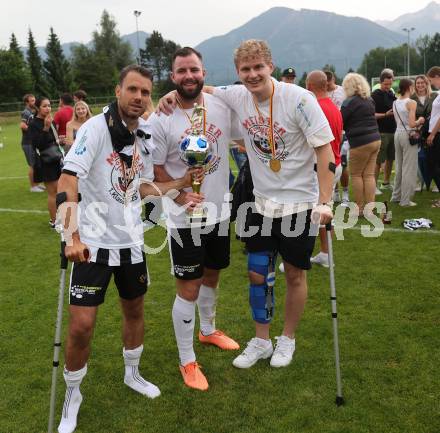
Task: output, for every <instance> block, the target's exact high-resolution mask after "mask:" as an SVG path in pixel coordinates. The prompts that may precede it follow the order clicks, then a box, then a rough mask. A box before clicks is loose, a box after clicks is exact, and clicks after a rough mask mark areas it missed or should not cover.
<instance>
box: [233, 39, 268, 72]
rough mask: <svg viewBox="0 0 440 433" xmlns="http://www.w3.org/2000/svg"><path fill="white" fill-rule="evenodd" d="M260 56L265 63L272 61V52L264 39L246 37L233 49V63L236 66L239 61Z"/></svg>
mask: <svg viewBox="0 0 440 433" xmlns="http://www.w3.org/2000/svg"><path fill="white" fill-rule="evenodd" d="M258 57H261V58H262V59H263V60H264V61H265V62H266V63H272V53H271V52H270V48H269V45H268V44H267V42H266V41H262V40H258V39H248V40H247V41H243V42H242V43H241V44H240V45H239V46H238V48H236V49H235V51H234V63H235V66H236V67H238V64H239V63H240V62H243V61H246V60H251V59H255V58H258Z"/></svg>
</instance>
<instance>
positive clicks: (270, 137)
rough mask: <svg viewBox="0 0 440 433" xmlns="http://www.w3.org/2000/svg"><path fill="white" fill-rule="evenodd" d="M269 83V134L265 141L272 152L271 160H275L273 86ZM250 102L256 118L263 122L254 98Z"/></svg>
mask: <svg viewBox="0 0 440 433" xmlns="http://www.w3.org/2000/svg"><path fill="white" fill-rule="evenodd" d="M271 83H272V92H271V94H270V99H269V132H268V134H267V139H268V140H269V146H270V150H271V152H272V159H276V158H275V155H276V149H275V136H274V128H273V95H274V93H275V85H274V83H273V81H272V80H271ZM252 101H253V103H254V106H255V109H256V110H257V113H258V118H259V119H263V121H264V117H263V115H262V114H261V112H260V110H259V109H258V104H257V102H256V101H255V99H254V98H252Z"/></svg>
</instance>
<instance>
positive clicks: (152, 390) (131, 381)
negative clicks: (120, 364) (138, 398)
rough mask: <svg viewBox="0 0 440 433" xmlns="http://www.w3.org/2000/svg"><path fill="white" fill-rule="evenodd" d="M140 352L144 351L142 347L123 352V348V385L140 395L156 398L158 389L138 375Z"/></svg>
mask: <svg viewBox="0 0 440 433" xmlns="http://www.w3.org/2000/svg"><path fill="white" fill-rule="evenodd" d="M142 350H144V346H143V345H141V346H139V347H136V348H135V349H131V350H125V347H124V348H123V349H122V355H123V356H124V364H125V375H124V383H125V384H126V385H127V386H129V387H130V388H131V389H133V390H135V391H137V392H139V393H140V394H143V395H146V396H147V397H149V398H156V397H159V395H160V390H159V388H158V387H157V386H156V385H153V384H152V383H150V382H147V381H146V380H145V379H144V378H143V377H142V376H141V375H140V373H139V361H140V359H141V355H142Z"/></svg>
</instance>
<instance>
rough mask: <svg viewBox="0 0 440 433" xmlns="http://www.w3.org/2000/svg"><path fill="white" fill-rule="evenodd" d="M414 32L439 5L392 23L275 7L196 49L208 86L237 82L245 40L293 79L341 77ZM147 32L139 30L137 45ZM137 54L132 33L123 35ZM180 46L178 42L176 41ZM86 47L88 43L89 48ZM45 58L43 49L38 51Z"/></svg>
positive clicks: (432, 19)
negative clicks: (236, 59)
mask: <svg viewBox="0 0 440 433" xmlns="http://www.w3.org/2000/svg"><path fill="white" fill-rule="evenodd" d="M404 27H406V28H412V27H414V28H415V30H414V31H413V32H412V33H411V40H412V41H414V38H415V37H417V36H418V35H424V34H428V35H433V34H434V33H436V32H439V31H440V4H439V3H437V2H434V1H433V2H431V3H429V4H428V5H427V6H426V7H425V8H423V9H422V10H420V11H418V12H415V13H410V14H405V15H402V16H400V17H398V18H396V19H395V20H394V21H378V22H377V23H375V22H373V21H370V20H368V19H365V18H359V17H347V16H343V15H338V14H335V13H331V12H324V11H317V10H309V9H300V10H295V9H290V8H285V7H274V8H272V9H269V10H268V11H266V12H264V13H262V14H261V15H259V16H257V17H255V18H253V19H251V20H250V21H248V22H247V23H245V24H243V25H242V26H240V27H238V28H236V29H234V30H232V31H230V32H228V33H226V34H225V35H221V36H215V37H211V38H209V39H207V40H205V41H203V42H202V43H200V44H199V45H197V46H196V47H195V48H197V49H198V50H199V51H200V52H201V53H202V54H203V57H204V64H205V67H206V69H207V71H208V75H207V82H209V83H210V84H227V83H231V82H233V81H235V80H236V73H235V67H234V63H233V59H232V57H233V50H234V49H235V48H236V47H237V46H238V45H239V44H240V42H241V41H243V40H245V39H251V38H254V39H264V40H266V41H267V42H268V43H269V45H270V47H271V49H272V54H273V60H274V63H275V65H276V66H279V67H280V68H282V69H283V68H285V67H289V66H292V67H294V68H295V70H296V73H297V75H299V76H300V75H301V74H302V73H303V72H304V71H310V70H311V69H315V68H322V67H323V66H324V65H325V64H332V65H334V66H335V67H336V71H337V72H339V73H342V74H343V73H345V72H346V71H347V70H348V69H349V68H352V69H357V68H358V67H359V65H360V64H361V62H362V59H363V57H364V54H365V53H367V52H368V51H369V50H371V49H372V48H376V47H384V48H390V47H393V46H397V45H400V44H402V43H405V42H406V41H407V34H406V33H404V32H403V31H402V29H403V28H404ZM148 36H149V34H148V33H146V32H143V31H139V41H140V45H141V47H144V46H145V39H146V38H147V37H148ZM121 38H122V39H123V40H124V41H128V42H129V43H130V45H131V46H132V48H133V53H136V51H137V34H136V32H134V33H130V34H128V35H124V36H122V37H121ZM175 42H176V43H179V41H175ZM75 45H78V43H77V42H70V43H65V44H62V47H63V50H64V52H65V54H66V56H68V57H69V56H70V55H71V50H72V47H74V46H75ZM87 45H90V43H89V44H87ZM39 50H40V54H41V55H42V57H43V58H44V57H45V51H44V47H39Z"/></svg>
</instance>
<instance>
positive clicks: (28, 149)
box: [20, 94, 44, 192]
mask: <svg viewBox="0 0 440 433" xmlns="http://www.w3.org/2000/svg"><path fill="white" fill-rule="evenodd" d="M23 102H24V105H25V106H24V110H23V111H22V112H21V121H20V129H21V132H22V136H21V148H22V149H23V152H24V156H25V157H26V162H27V165H28V166H29V170H28V177H29V183H30V185H31V189H30V191H31V192H43V191H44V188H43V187H41V186H39V185H38V183H35V182H34V168H33V166H34V163H35V150H34V148H33V147H32V141H31V138H30V134H29V125H30V123H31V122H32V119H33V118H34V114H35V96H34V95H31V94H27V95H24V97H23Z"/></svg>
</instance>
